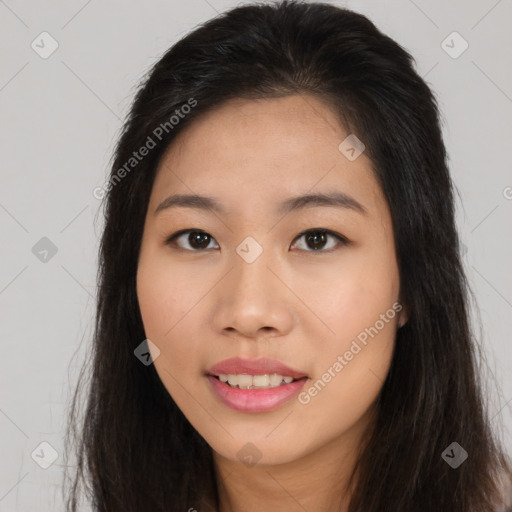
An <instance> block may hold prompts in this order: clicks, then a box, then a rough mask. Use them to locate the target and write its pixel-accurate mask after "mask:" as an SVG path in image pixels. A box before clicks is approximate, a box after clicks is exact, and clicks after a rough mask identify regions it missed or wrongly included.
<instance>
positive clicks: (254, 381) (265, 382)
mask: <svg viewBox="0 0 512 512" xmlns="http://www.w3.org/2000/svg"><path fill="white" fill-rule="evenodd" d="M219 380H220V381H221V382H226V383H228V384H229V385H230V386H231V387H238V388H240V389H268V388H275V387H277V386H281V385H282V384H290V382H292V381H293V377H289V376H286V375H279V374H277V373H272V374H271V375H268V374H265V375H246V374H240V375H234V374H229V375H224V374H221V375H219Z"/></svg>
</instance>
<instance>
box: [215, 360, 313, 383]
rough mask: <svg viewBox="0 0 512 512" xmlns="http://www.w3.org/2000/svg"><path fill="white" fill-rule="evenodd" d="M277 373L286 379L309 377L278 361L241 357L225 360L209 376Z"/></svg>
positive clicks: (216, 365)
mask: <svg viewBox="0 0 512 512" xmlns="http://www.w3.org/2000/svg"><path fill="white" fill-rule="evenodd" d="M272 373H277V374H279V375H283V376H285V377H288V376H289V377H293V378H294V379H300V378H302V377H307V375H306V374H305V373H303V372H301V371H298V370H294V369H293V368H290V367H289V366H286V365H285V364H283V363H281V362H280V361H276V360H274V359H268V358H265V357H263V358H261V359H242V358H240V357H234V358H232V359H225V360H224V361H220V362H219V363H217V364H215V365H213V366H212V367H211V368H210V369H209V370H208V374H209V375H215V376H217V377H218V376H219V375H221V374H222V375H230V374H231V375H240V374H245V375H265V374H272Z"/></svg>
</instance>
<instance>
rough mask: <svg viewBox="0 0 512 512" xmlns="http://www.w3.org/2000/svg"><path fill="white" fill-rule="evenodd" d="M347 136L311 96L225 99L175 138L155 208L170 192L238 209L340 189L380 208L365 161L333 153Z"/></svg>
mask: <svg viewBox="0 0 512 512" xmlns="http://www.w3.org/2000/svg"><path fill="white" fill-rule="evenodd" d="M349 135H350V134H349V133H347V132H346V131H345V129H344V128H343V127H342V126H341V124H340V121H339V119H338V117H337V114H336V113H335V112H334V111H333V110H332V109H330V108H329V107H328V106H327V105H326V104H325V103H323V102H321V101H319V100H318V99H316V98H315V97H313V96H310V95H293V96H286V97H282V98H270V99H262V100H242V99H236V100H231V101H229V102H227V103H225V104H224V105H222V106H221V107H219V108H217V109H215V110H213V111H211V112H208V113H206V114H204V115H203V116H201V117H200V118H198V119H197V120H195V121H194V122H193V123H191V124H190V125H189V126H187V128H186V129H185V130H183V131H182V132H181V133H180V134H179V135H178V136H177V138H176V139H175V140H174V141H173V143H172V144H171V145H170V147H169V148H168V149H167V151H166V153H165V154H164V157H163V158H162V160H161V162H160V165H159V169H158V172H157V176H156V179H155V183H154V188H153V196H154V200H153V203H154V202H156V201H157V200H162V199H163V198H164V197H165V196H166V195H168V194H169V193H171V192H173V193H183V194H191V193H197V194H202V195H209V196H216V197H219V198H222V200H223V201H225V202H226V204H230V205H233V207H234V208H235V209H237V208H236V206H237V205H240V203H244V202H247V201H249V202H251V203H253V204H258V205H260V206H264V205H265V204H266V203H268V202H281V201H282V199H283V198H286V197H290V196H295V195H300V194H304V193H306V192H310V193H314V192H322V191H326V190H329V191H332V190H339V191H341V192H343V193H346V194H348V195H351V196H352V197H354V198H355V199H356V200H358V201H359V202H362V203H365V202H366V203H368V202H369V203H373V206H376V207H378V206H379V202H380V203H382V201H383V198H382V193H381V191H380V188H379V186H378V184H377V181H376V179H375V176H374V173H373V170H372V165H371V161H370V160H369V158H368V157H367V156H366V155H365V154H364V152H363V153H362V154H361V155H360V156H358V157H357V158H356V159H355V160H349V159H348V158H347V157H346V156H345V155H344V153H343V152H342V151H340V149H339V146H340V143H342V142H343V141H344V140H345V139H346V138H347V136H349ZM369 206H370V207H371V206H372V205H369ZM382 206H383V207H385V205H383V204H382Z"/></svg>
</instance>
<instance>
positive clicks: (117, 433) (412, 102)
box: [66, 1, 511, 512]
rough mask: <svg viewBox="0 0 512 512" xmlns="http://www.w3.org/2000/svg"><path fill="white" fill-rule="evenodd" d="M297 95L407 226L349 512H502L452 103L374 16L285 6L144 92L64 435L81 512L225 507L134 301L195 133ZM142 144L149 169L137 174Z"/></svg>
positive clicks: (192, 52) (127, 144)
mask: <svg viewBox="0 0 512 512" xmlns="http://www.w3.org/2000/svg"><path fill="white" fill-rule="evenodd" d="M296 93H309V94H312V95H314V96H315V97H317V98H318V99H319V100H322V101H324V102H326V103H327V104H328V105H329V106H330V107H331V108H332V110H333V111H334V112H335V113H336V114H337V115H338V117H339V120H340V123H341V125H342V126H343V127H345V128H346V129H347V131H348V132H349V133H354V134H356V135H357V137H358V138H359V139H361V140H362V141H364V144H365V145H366V150H365V151H366V155H367V156H368V157H369V158H370V160H371V162H372V165H373V167H374V172H375V175H376V178H377V179H378V182H379V184H380V186H381V187H382V190H383V192H384V194H385V197H386V199H387V202H388V204H389V208H390V210H391V215H392V221H393V228H394V236H395V245H396V251H397V257H398V263H399V270H400V283H401V292H402V301H403V303H404V305H405V306H406V307H407V309H408V312H409V319H408V322H407V323H406V324H405V326H404V327H403V328H401V329H400V330H399V331H398V332H397V336H396V348H395V352H394V356H393V360H392V363H391V367H390V370H389V373H388V375H387V378H386V380H385V382H384V384H383V388H382V390H381V393H380V394H379V397H378V401H377V404H376V406H377V407H376V410H377V415H376V423H375V428H374V430H373V433H372V435H371V437H369V438H368V440H367V442H366V443H365V444H364V446H362V447H361V456H360V458H359V460H358V463H357V465H356V467H355V469H354V473H353V481H354V482H355V484H356V485H355V487H354V492H353V494H352V496H351V502H350V508H349V511H350V512H415V511H418V512H420V511H421V512H489V511H491V510H497V509H496V508H495V507H496V503H495V500H496V499H497V496H498V481H499V480H498V478H499V475H500V474H505V473H507V472H508V473H507V474H510V472H511V470H510V466H509V462H508V459H507V457H506V456H505V454H504V451H503V449H502V448H501V447H500V444H499V436H498V433H497V432H495V431H494V430H493V429H492V428H491V427H492V423H491V421H490V420H489V413H488V410H487V401H486V393H484V386H483V384H484V383H483V381H482V380H481V378H482V373H483V370H484V368H483V367H481V366H480V362H481V359H482V356H481V355H480V352H479V350H481V349H480V347H479V345H478V342H477V340H476V339H475V337H474V335H473V334H472V332H471V329H470V323H469V311H470V304H471V302H470V300H471V295H470V293H469V291H468V286H467V282H466V278H465V275H464V270H463V266H462V264H461V257H460V243H459V239H458V234H457V231H456V225H455V219H454V197H453V196H454V186H453V184H452V181H451V178H450V175H449V170H448V165H447V154H446V149H445V146H444V143H443V140H442V135H441V128H440V115H439V110H438V105H437V101H436V98H435V96H434V94H433V92H432V91H431V90H430V88H429V87H428V86H427V84H426V83H425V82H424V80H422V78H421V77H420V76H419V75H418V74H417V72H416V71H415V69H414V59H413V57H412V56H411V55H410V54H409V53H408V52H407V51H406V50H405V49H404V48H402V47H401V46H400V45H399V44H397V43H396V42H395V41H394V40H393V39H391V38H390V37H388V36H386V35H384V34H383V33H382V32H380V31H379V30H378V29H377V28H376V27H375V26H374V24H373V23H372V22H370V21H369V20H368V19H367V18H366V17H365V16H363V15H361V14H357V13H355V12H352V11H350V10H348V9H344V8H339V7H335V6H332V5H329V4H324V3H304V2H296V1H283V2H280V3H275V4H263V3H258V4H251V5H245V6H242V7H238V8H235V9H233V10H230V11H228V12H226V13H223V14H221V15H219V16H217V17H216V18H214V19H212V20H210V21H208V22H207V23H205V24H203V25H201V26H200V27H199V28H197V29H195V30H194V31H193V32H191V33H190V34H189V35H187V36H186V37H184V38H183V39H181V40H180V41H178V42H177V43H176V44H174V45H173V46H172V47H171V48H170V49H169V50H168V51H167V52H166V53H165V54H164V55H163V57H162V58H161V59H160V60H159V61H158V62H157V63H156V64H155V65H154V67H153V68H152V69H151V70H150V72H149V73H148V75H147V77H145V79H144V80H143V82H142V84H141V86H140V88H139V89H138V91H137V94H136V97H135V101H134V103H133V106H132V109H131V111H130V113H129V116H128V119H127V121H126V122H125V124H124V126H123V131H122V133H121V135H120V137H119V141H118V144H117V147H116V151H115V154H114V156H113V159H112V168H111V172H110V176H109V179H108V181H107V182H106V183H105V185H104V186H103V187H99V188H98V189H97V190H95V196H96V197H98V198H103V200H104V203H103V206H104V214H105V224H104V230H103V233H102V238H101V244H100V250H99V268H98V299H97V310H96V323H95V326H94V336H93V341H92V345H91V352H90V361H88V362H86V363H85V364H84V366H83V368H82V372H81V374H80V378H79V383H78V385H77V388H76V390H75V393H74V395H73V397H72V404H71V408H70V414H69V424H68V435H67V437H66V450H67V452H69V453H70V452H71V450H72V449H73V448H74V449H76V457H77V465H74V466H72V465H70V466H69V469H70V470H72V471H73V475H72V477H71V478H69V479H68V481H67V482H66V483H67V484H69V487H70V488H69V491H67V493H66V496H67V503H66V505H67V510H68V511H75V510H77V507H78V506H79V502H80V499H81V497H82V493H81V490H82V489H84V490H85V491H86V492H85V493H83V494H85V497H86V498H87V499H88V500H89V501H90V503H91V504H92V506H93V507H94V510H97V511H102V512H142V511H151V512H158V511H162V512H164V511H166V512H169V511H183V512H185V511H187V510H189V509H191V508H195V509H197V510H198V511H201V510H205V509H206V504H210V505H211V507H212V510H216V509H217V506H218V493H217V486H218V484H219V482H218V481H217V476H216V473H215V470H214V464H213V458H212V450H211V448H210V447H209V446H208V444H207V443H206V442H205V441H204V439H203V438H202V437H201V436H200V435H199V434H198V433H197V431H196V430H195V429H194V428H193V426H192V425H191V424H190V423H189V422H188V420H187V419H186V418H185V416H184V415H183V414H182V412H181V411H180V409H179V408H178V407H177V405H176V404H175V402H174V401H173V399H172V398H171V396H170V395H169V393H168V392H167V390H166V389H165V387H164V386H163V384H162V382H161V381H160V379H159V377H158V375H157V373H156V370H155V368H154V366H153V365H148V366H146V365H144V364H141V362H140V360H139V359H138V358H137V357H135V355H134V350H135V349H136V347H138V346H139V345H140V343H141V342H142V341H143V340H144V339H145V338H146V336H145V333H144V329H143V325H142V321H141V315H140V311H139V306H138V302H137V295H136V271H137V263H138V255H139V250H140V245H141V237H142V231H143V226H144V219H145V215H146V211H147V206H148V202H149V196H150V193H151V189H152V185H153V181H154V177H155V171H156V169H157V166H158V164H159V161H160V159H161V157H162V155H163V153H164V151H165V150H166V149H167V148H168V146H169V144H171V143H172V141H173V140H174V138H175V137H176V135H177V134H178V133H180V132H181V131H182V130H183V129H184V128H185V127H186V126H188V125H189V124H190V123H193V122H194V120H195V119H197V118H198V117H200V116H201V115H203V114H204V113H206V112H208V111H210V110H212V109H215V108H217V107H219V106H220V105H222V104H223V103H224V102H225V101H227V100H229V99H233V98H245V99H260V98H270V97H282V96H286V95H291V94H296ZM173 116H174V117H173ZM150 141H151V142H150ZM143 146H145V147H147V148H149V150H148V151H147V154H146V155H145V156H144V157H142V156H140V155H139V156H140V158H135V157H134V156H133V152H134V151H139V149H140V148H141V147H143ZM86 376H87V377H88V380H87V381H86V380H85V377H86ZM84 382H86V383H87V393H88V394H87V405H86V409H85V411H84V412H83V414H82V415H80V408H79V405H80V403H81V399H82V395H81V389H82V386H83V384H84ZM453 442H456V443H458V444H459V445H460V446H461V447H462V448H463V449H464V450H465V451H466V452H467V453H468V458H467V460H465V461H464V462H463V463H462V464H461V465H460V466H459V467H457V468H453V467H451V465H450V464H448V463H447V462H446V460H445V459H444V458H443V457H442V454H443V453H444V452H445V450H446V449H447V448H448V447H449V446H450V445H451V444H452V443H453ZM68 456H69V455H68ZM356 477H357V478H356ZM66 487H68V485H66Z"/></svg>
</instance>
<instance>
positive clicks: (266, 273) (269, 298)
mask: <svg viewBox="0 0 512 512" xmlns="http://www.w3.org/2000/svg"><path fill="white" fill-rule="evenodd" d="M235 251H236V252H235V254H234V255H233V268H232V270H231V272H229V275H228V276H226V277H227V281H226V283H225V284H224V287H223V289H222V290H223V291H222V292H221V294H222V299H221V301H220V302H219V307H220V308H221V312H220V315H219V316H218V318H220V319H221V324H222V325H221V328H223V329H228V328H231V329H232V328H234V329H236V330H237V331H239V332H240V333H242V334H244V335H246V336H255V335H256V334H257V331H258V330H259V329H261V328H262V327H265V328H273V329H275V330H278V331H280V332H281V333H282V332H283V331H286V330H287V329H289V328H290V327H291V325H292V315H291V313H290V309H289V307H290V301H289V298H287V297H286V296H285V295H286V287H285V286H284V285H283V283H281V282H280V280H279V279H278V278H277V277H276V276H275V275H274V272H275V270H274V269H275V268H277V267H278V265H277V260H276V258H275V251H272V250H271V249H270V248H265V247H264V246H263V244H262V243H259V242H258V241H257V240H256V239H255V238H253V237H250V236H249V237H246V238H245V239H244V240H243V241H242V242H241V243H240V244H239V245H238V246H237V247H236V249H235ZM271 269H272V270H271ZM218 313H219V311H218Z"/></svg>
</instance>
